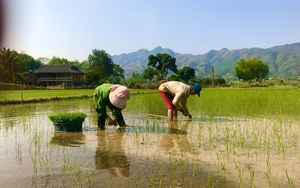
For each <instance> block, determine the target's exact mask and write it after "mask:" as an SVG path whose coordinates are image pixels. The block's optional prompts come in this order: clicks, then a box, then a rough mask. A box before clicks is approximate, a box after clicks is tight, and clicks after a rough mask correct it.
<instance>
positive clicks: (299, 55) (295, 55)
mask: <svg viewBox="0 0 300 188" xmlns="http://www.w3.org/2000/svg"><path fill="white" fill-rule="evenodd" d="M157 53H168V54H170V55H171V56H172V57H173V58H176V65H177V68H178V69H181V68H183V67H185V66H189V67H192V68H194V69H195V75H196V77H199V78H202V77H211V68H214V69H215V76H216V77H223V78H225V79H226V80H232V79H234V78H235V77H234V69H233V67H234V66H235V64H236V62H237V61H238V60H239V59H240V58H243V59H248V58H251V57H255V58H257V59H259V60H262V61H263V62H264V63H266V64H267V65H268V66H269V70H270V73H269V77H270V78H277V79H284V78H300V43H293V44H286V45H279V46H274V47H271V48H266V49H263V48H243V49H235V50H228V49H227V48H223V49H221V50H219V51H218V50H210V51H209V52H207V53H205V54H202V55H192V54H180V53H177V52H174V51H172V50H171V49H168V48H162V47H160V46H158V47H156V48H154V49H153V50H151V51H149V50H146V49H140V50H138V51H136V52H132V53H128V54H121V55H114V56H111V58H112V61H113V62H114V64H119V65H120V66H121V67H122V68H123V69H124V71H125V77H126V78H128V77H130V76H131V74H132V72H136V73H140V74H142V72H143V70H144V69H145V68H147V63H148V56H149V55H156V54H157ZM170 73H172V72H170Z"/></svg>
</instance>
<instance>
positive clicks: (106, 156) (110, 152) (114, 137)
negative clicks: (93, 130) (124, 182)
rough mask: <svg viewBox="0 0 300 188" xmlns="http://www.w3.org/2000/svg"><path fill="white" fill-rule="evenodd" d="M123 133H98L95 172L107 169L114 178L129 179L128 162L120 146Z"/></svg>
mask: <svg viewBox="0 0 300 188" xmlns="http://www.w3.org/2000/svg"><path fill="white" fill-rule="evenodd" d="M122 137H123V133H122V132H119V131H111V132H107V131H99V132H98V145H97V149H96V153H95V166H96V169H97V170H101V169H108V170H109V172H110V174H111V175H113V176H116V177H129V175H130V171H129V170H130V169H129V165H130V163H129V161H128V159H127V156H126V155H125V152H124V148H123V146H122Z"/></svg>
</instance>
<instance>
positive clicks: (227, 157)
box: [0, 87, 300, 187]
mask: <svg viewBox="0 0 300 188" xmlns="http://www.w3.org/2000/svg"><path fill="white" fill-rule="evenodd" d="M13 92H17V93H18V94H20V91H13ZM25 92H26V91H24V92H23V94H24V96H25ZM28 92H29V91H28ZM47 92H48V91H47ZM56 92H58V91H57V90H56ZM72 92H73V91H71V90H70V91H69V93H72ZM77 93H80V90H78V91H77ZM92 93H93V90H87V91H85V94H83V92H82V93H80V94H78V96H81V95H88V96H91V95H92ZM132 93H133V95H132V96H131V99H130V100H129V101H128V104H127V108H126V109H124V110H123V114H124V117H125V121H126V123H127V124H128V127H126V128H124V129H119V127H118V126H117V127H109V126H107V127H106V130H98V129H97V122H96V119H97V114H96V112H95V110H94V106H93V103H92V98H91V97H88V98H84V99H75V100H63V101H53V102H42V103H28V104H13V105H1V106H0V148H1V150H0V152H1V153H0V173H1V176H0V187H99V186H100V187H298V186H300V175H299V174H300V168H299V167H298V166H299V163H300V157H299V156H300V153H299V151H300V145H299V144H300V127H299V122H300V108H299V106H300V90H299V89H297V88H276V87H270V88H247V89H232V88H204V89H203V91H202V92H201V97H200V98H199V97H198V96H190V98H189V99H188V108H189V110H190V113H191V114H192V115H193V118H192V120H191V121H190V120H188V119H187V118H186V117H184V116H182V115H179V117H178V121H171V122H170V121H168V120H167V118H166V113H167V110H166V109H165V106H164V103H163V101H162V100H161V98H160V96H159V94H158V93H157V91H156V90H132ZM18 94H16V96H17V95H18ZM56 94H57V97H61V95H59V94H58V93H56ZM31 95H34V94H31ZM35 95H39V96H40V95H43V94H35ZM3 96H4V95H3ZM43 96H48V94H46V93H45V94H44V95H43ZM49 97H50V98H51V97H53V95H51V96H49ZM1 100H3V99H2V98H1ZM5 100H19V99H17V98H15V99H11V98H10V99H9V98H6V99H5ZM28 100H30V99H28ZM61 111H80V112H84V113H86V114H87V118H86V119H85V121H84V125H83V131H82V132H59V131H54V127H53V124H52V123H51V121H50V120H49V118H48V116H49V115H50V114H51V113H53V112H61Z"/></svg>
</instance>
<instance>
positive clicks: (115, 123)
mask: <svg viewBox="0 0 300 188" xmlns="http://www.w3.org/2000/svg"><path fill="white" fill-rule="evenodd" d="M107 123H108V125H117V120H116V119H111V118H110V117H108V118H107Z"/></svg>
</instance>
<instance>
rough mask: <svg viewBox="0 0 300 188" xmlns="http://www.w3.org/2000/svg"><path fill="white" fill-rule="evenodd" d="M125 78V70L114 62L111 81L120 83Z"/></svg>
mask: <svg viewBox="0 0 300 188" xmlns="http://www.w3.org/2000/svg"><path fill="white" fill-rule="evenodd" d="M124 79H125V77H124V70H123V69H122V67H121V66H120V65H116V64H114V71H113V74H112V75H111V76H110V77H109V82H110V83H113V84H120V83H121V82H122V81H123V80H124Z"/></svg>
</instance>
